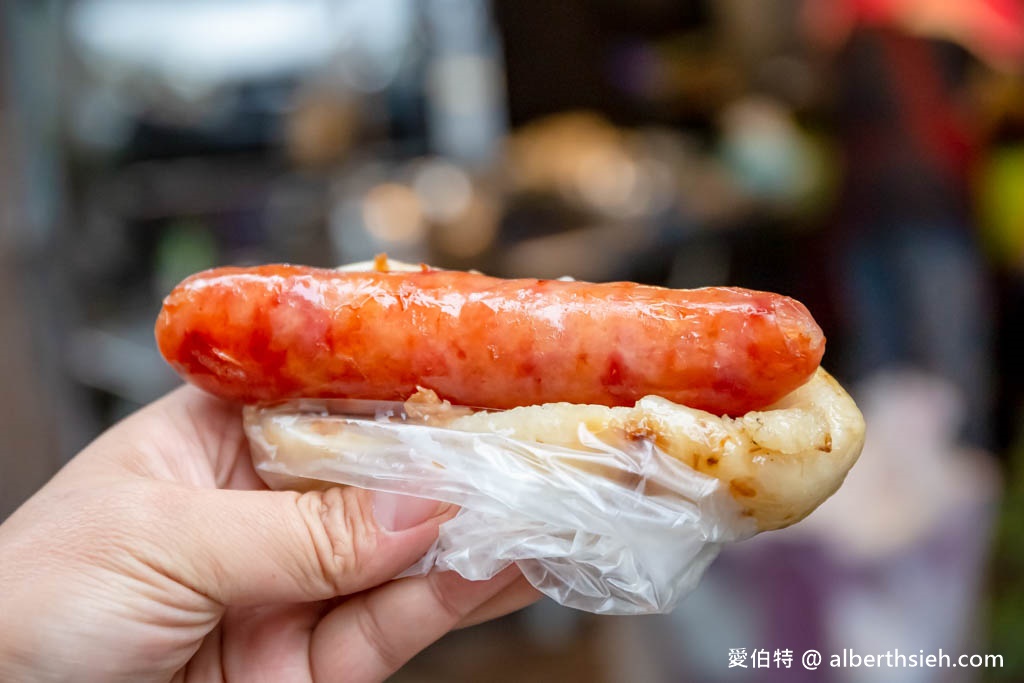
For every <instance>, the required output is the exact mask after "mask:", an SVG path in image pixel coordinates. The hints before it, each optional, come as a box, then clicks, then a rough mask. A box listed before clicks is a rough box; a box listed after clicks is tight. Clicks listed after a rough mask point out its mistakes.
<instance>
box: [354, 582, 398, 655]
mask: <svg viewBox="0 0 1024 683" xmlns="http://www.w3.org/2000/svg"><path fill="white" fill-rule="evenodd" d="M363 600H364V605H363V607H364V609H357V610H356V612H355V613H356V615H357V616H356V625H357V628H358V629H359V633H360V635H361V636H362V638H363V641H364V642H365V643H366V644H367V646H368V647H369V648H370V651H371V652H373V654H374V655H375V656H376V657H377V660H378V661H379V662H380V664H381V668H382V669H384V670H386V671H389V672H390V671H396V670H397V669H398V668H399V667H401V666H402V665H403V664H405V662H406V659H407V657H406V656H405V655H404V654H403V653H402V652H401V651H400V650H399V648H398V646H397V645H396V643H395V642H394V639H393V638H389V637H388V634H387V633H386V632H385V630H384V628H383V627H382V626H381V623H380V619H379V618H378V616H377V612H376V610H375V609H374V608H373V605H372V602H371V601H370V600H366V599H365V598H363Z"/></svg>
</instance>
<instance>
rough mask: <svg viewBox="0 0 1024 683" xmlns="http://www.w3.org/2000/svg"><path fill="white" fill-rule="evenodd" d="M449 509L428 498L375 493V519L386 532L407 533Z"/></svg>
mask: <svg viewBox="0 0 1024 683" xmlns="http://www.w3.org/2000/svg"><path fill="white" fill-rule="evenodd" d="M447 508H448V503H439V502H438V501H436V500H430V499H428V498H417V497H415V496H403V495H401V494H398V493H387V492H385V491H375V492H374V494H373V518H374V519H375V520H377V525H378V526H380V528H382V529H384V530H386V531H405V530H406V529H411V528H413V527H414V526H417V525H419V524H422V523H423V522H425V521H427V520H428V519H430V518H431V517H436V516H437V515H439V514H441V513H442V512H444V510H446V509H447Z"/></svg>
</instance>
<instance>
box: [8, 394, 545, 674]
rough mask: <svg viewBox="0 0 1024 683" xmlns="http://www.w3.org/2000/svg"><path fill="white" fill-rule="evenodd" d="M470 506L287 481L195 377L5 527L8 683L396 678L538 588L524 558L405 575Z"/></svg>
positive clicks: (100, 443)
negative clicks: (519, 566)
mask: <svg viewBox="0 0 1024 683" xmlns="http://www.w3.org/2000/svg"><path fill="white" fill-rule="evenodd" d="M454 514H455V510H453V509H451V507H450V506H448V505H444V504H439V503H436V502H433V501H424V500H421V499H415V498H406V497H401V496H394V495H392V494H375V493H373V492H370V491H362V490H357V489H354V488H332V489H329V490H327V491H322V492H320V491H316V492H309V493H303V494H299V493H295V492H284V491H280V492H277V491H269V490H267V487H266V486H265V485H264V484H263V482H262V481H261V480H260V479H259V478H258V477H257V476H256V473H255V471H254V470H253V468H252V464H251V462H250V459H249V453H248V446H247V443H246V440H245V436H244V434H243V432H242V426H241V419H240V417H239V414H238V409H237V407H232V406H230V405H228V404H225V403H222V402H220V401H218V400H217V399H214V398H212V397H210V396H207V395H205V394H203V393H201V392H199V391H198V390H196V389H193V388H190V387H183V388H181V389H178V390H176V391H174V392H172V393H171V394H169V395H168V396H166V397H165V398H163V399H161V400H160V401H157V402H156V403H154V404H152V405H150V406H148V407H146V408H144V409H142V410H141V411H139V412H138V413H136V414H135V415H133V416H131V417H130V418H128V419H126V420H125V421H124V422H122V423H120V424H118V425H117V426H115V427H113V428H112V429H110V430H109V431H107V432H106V433H105V434H103V435H102V436H100V437H99V438H98V439H97V440H96V441H95V442H93V443H92V444H90V445H89V446H88V447H87V448H86V449H85V450H84V451H82V452H81V453H80V454H79V455H78V456H77V457H75V458H74V459H73V460H72V461H71V462H70V463H69V464H68V465H67V466H66V467H65V468H64V469H63V470H62V471H61V472H59V473H58V474H57V475H56V476H55V477H54V478H53V479H52V480H51V481H50V482H49V483H48V484H47V485H46V486H44V487H43V488H42V489H41V490H40V491H39V492H38V493H36V495H35V496H33V497H32V498H31V499H30V500H29V501H28V502H26V503H25V505H23V506H22V507H21V508H20V509H19V510H18V511H16V512H15V513H14V514H13V515H12V516H11V517H10V518H9V519H8V520H7V521H6V522H4V524H3V525H0V586H2V590H0V680H3V681H8V680H10V681H36V680H41V681H50V680H55V681H56V680H74V681H93V680H96V681H133V682H134V681H168V680H173V681H207V680H215V681H229V682H230V681H245V682H246V683H248V682H250V681H264V680H265V681H285V682H287V681H303V682H309V681H342V680H344V681H375V680H381V679H383V678H385V677H386V676H387V675H389V674H390V673H392V672H393V671H394V670H396V669H397V668H398V667H400V666H401V665H402V664H404V663H405V662H406V661H408V660H409V659H410V658H411V657H412V656H413V655H415V654H416V653H417V652H419V651H420V650H421V649H423V648H424V647H426V646H427V645H429V644H430V643H431V642H433V641H435V640H436V639H438V638H440V637H441V636H442V635H444V634H445V633H446V632H448V631H449V630H451V629H453V628H457V627H460V626H465V625H469V624H474V623H478V622H480V621H485V620H487V619H491V618H494V617H496V616H500V615H502V614H505V613H507V612H510V611H513V610H515V609H518V608H520V607H523V606H525V605H526V604H528V603H530V602H532V601H533V600H535V599H536V598H537V597H538V593H537V592H536V591H535V590H534V589H533V588H532V587H531V586H530V585H529V584H528V583H526V581H525V579H524V578H523V577H522V575H521V574H519V572H518V570H516V569H515V568H510V569H508V570H506V571H504V572H502V573H501V574H499V575H498V576H496V577H495V578H493V579H491V580H490V581H481V582H471V581H466V580H465V579H462V578H461V577H459V576H458V575H456V574H454V573H436V574H431V575H428V576H425V577H416V578H407V579H401V580H397V581H394V580H391V579H392V577H394V576H396V575H397V574H398V573H399V572H401V571H402V570H404V569H405V568H407V567H408V566H410V565H411V564H412V563H413V562H414V561H415V560H416V559H417V558H419V557H420V556H422V555H423V553H424V552H425V551H426V550H427V549H428V548H429V546H430V545H431V543H432V542H433V541H434V539H435V538H436V537H437V533H438V527H439V526H440V524H441V523H443V522H444V521H446V520H448V519H450V518H451V517H452V516H453V515H454ZM342 596H344V597H342Z"/></svg>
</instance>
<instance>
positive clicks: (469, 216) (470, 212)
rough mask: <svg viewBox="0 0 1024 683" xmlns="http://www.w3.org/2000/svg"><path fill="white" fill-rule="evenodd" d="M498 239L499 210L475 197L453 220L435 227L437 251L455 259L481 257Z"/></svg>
mask: <svg viewBox="0 0 1024 683" xmlns="http://www.w3.org/2000/svg"><path fill="white" fill-rule="evenodd" d="M497 236H498V208H497V206H495V204H494V202H493V201H491V200H489V199H486V198H484V197H483V196H480V195H474V196H473V197H472V201H471V202H470V204H469V206H468V207H466V210H465V211H463V212H462V214H461V215H460V216H459V218H457V219H456V220H453V221H451V222H447V223H441V224H439V225H438V226H437V228H436V232H435V239H436V241H437V245H438V247H440V248H441V249H442V250H443V251H445V252H446V253H448V254H450V255H452V256H456V257H458V258H470V257H472V256H478V255H480V254H482V253H483V252H484V251H485V250H486V249H487V247H489V246H491V244H492V243H493V242H494V239H495V238H496V237H497Z"/></svg>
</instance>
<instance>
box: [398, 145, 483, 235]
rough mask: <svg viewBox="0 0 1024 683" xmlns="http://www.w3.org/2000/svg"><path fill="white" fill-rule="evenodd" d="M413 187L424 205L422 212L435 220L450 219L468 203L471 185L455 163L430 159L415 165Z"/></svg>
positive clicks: (471, 193)
mask: <svg viewBox="0 0 1024 683" xmlns="http://www.w3.org/2000/svg"><path fill="white" fill-rule="evenodd" d="M412 187H413V189H414V190H415V191H416V194H417V195H418V196H419V199H420V203H421V204H422V205H423V213H424V214H426V216H427V217H428V218H429V219H431V220H434V221H439V222H443V221H452V220H455V219H456V218H458V217H459V216H460V215H462V213H464V212H465V211H466V209H467V208H468V207H469V203H470V200H471V199H472V198H473V185H472V183H470V181H469V177H468V176H467V175H466V173H465V172H464V171H463V170H462V169H460V168H459V167H458V166H456V165H455V164H452V163H450V162H447V161H444V160H441V159H432V160H430V161H426V162H423V164H422V166H420V168H419V169H417V171H416V173H415V175H414V177H413V181H412Z"/></svg>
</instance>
